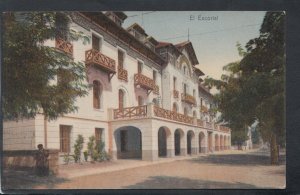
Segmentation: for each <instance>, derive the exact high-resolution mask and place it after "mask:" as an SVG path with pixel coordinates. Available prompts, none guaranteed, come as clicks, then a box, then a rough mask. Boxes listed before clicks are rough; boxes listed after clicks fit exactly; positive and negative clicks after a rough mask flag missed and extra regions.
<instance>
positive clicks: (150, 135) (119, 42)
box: [4, 12, 231, 160]
mask: <svg viewBox="0 0 300 195" xmlns="http://www.w3.org/2000/svg"><path fill="white" fill-rule="evenodd" d="M70 15H71V18H72V25H71V27H72V29H73V30H76V31H81V32H83V33H84V34H85V35H87V36H89V37H90V40H91V41H90V43H89V44H83V43H82V41H74V42H68V41H67V40H63V39H60V38H57V39H56V40H49V41H48V42H47V43H45V44H47V45H49V46H52V47H56V48H57V49H58V50H60V51H61V52H66V53H67V54H68V55H70V57H72V58H73V59H74V60H75V61H81V62H84V63H85V65H86V69H87V71H86V72H87V81H86V82H88V84H90V86H92V87H91V88H90V91H89V94H88V95H87V96H86V97H83V98H78V99H77V101H76V105H77V106H78V107H79V109H78V112H76V113H70V114H67V115H65V116H63V117H59V118H58V119H57V120H55V121H50V122H48V121H45V120H44V117H43V115H42V113H41V114H38V115H37V116H36V117H35V118H34V119H30V120H20V121H18V122H15V121H4V150H20V149H22V150H24V149H25V150H26V149H36V145H37V144H40V143H41V144H43V145H44V146H45V147H46V148H51V149H59V150H60V152H61V153H60V154H61V155H63V154H65V153H72V152H73V145H74V142H75V140H76V138H77V135H78V134H81V135H83V137H84V139H85V146H84V149H86V142H88V138H89V137H90V136H92V135H95V137H96V139H97V140H102V141H104V143H105V149H106V151H108V152H109V153H110V154H111V155H112V157H113V158H114V159H120V158H140V159H142V160H157V159H158V158H160V157H174V156H177V155H188V154H189V155H191V154H199V153H207V152H213V151H219V150H225V149H229V147H230V145H231V141H230V139H231V132H230V129H228V128H226V127H224V126H221V125H218V124H216V121H215V117H214V116H213V115H212V113H211V112H210V111H211V108H212V107H213V106H214V104H213V99H212V95H211V94H210V92H209V90H208V89H206V88H205V87H204V86H203V85H202V84H201V82H202V79H201V76H203V75H204V74H203V72H202V71H201V70H200V69H198V68H197V67H196V65H198V59H197V56H196V54H195V51H194V49H193V45H192V43H191V42H189V41H186V42H183V43H178V44H172V43H166V42H159V41H157V40H156V39H155V38H154V37H152V36H150V35H148V34H147V33H146V32H145V31H144V29H143V28H142V27H141V26H139V25H138V24H133V25H131V26H130V27H128V28H127V29H124V28H123V27H122V23H123V21H124V20H125V19H126V17H127V16H126V15H125V14H124V13H123V12H97V13H95V12H73V13H70Z"/></svg>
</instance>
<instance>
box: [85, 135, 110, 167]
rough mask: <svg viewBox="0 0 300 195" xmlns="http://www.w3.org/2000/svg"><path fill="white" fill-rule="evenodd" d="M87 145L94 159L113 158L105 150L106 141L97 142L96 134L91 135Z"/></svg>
mask: <svg viewBox="0 0 300 195" xmlns="http://www.w3.org/2000/svg"><path fill="white" fill-rule="evenodd" d="M87 147H88V154H89V155H90V156H91V158H92V160H93V161H97V160H98V161H105V160H110V159H111V157H110V155H109V154H108V153H107V152H106V151H105V150H104V147H105V143H104V142H103V141H101V142H97V143H96V140H95V136H91V137H89V142H88V144H87Z"/></svg>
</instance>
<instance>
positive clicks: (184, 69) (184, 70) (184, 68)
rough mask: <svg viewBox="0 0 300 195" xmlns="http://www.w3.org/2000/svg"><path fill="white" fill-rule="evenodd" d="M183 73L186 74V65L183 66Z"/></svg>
mask: <svg viewBox="0 0 300 195" xmlns="http://www.w3.org/2000/svg"><path fill="white" fill-rule="evenodd" d="M183 74H184V75H186V66H184V67H183Z"/></svg>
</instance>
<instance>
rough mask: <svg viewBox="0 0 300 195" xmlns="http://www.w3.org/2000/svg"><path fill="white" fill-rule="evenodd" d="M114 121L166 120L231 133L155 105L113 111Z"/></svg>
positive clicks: (222, 127) (224, 128)
mask: <svg viewBox="0 0 300 195" xmlns="http://www.w3.org/2000/svg"><path fill="white" fill-rule="evenodd" d="M112 111H113V112H112V113H113V114H112V115H111V116H112V119H113V120H119V119H141V118H164V119H167V120H170V121H175V122H180V123H185V124H188V125H193V126H197V127H201V128H207V129H210V130H216V131H223V132H229V131H230V129H229V128H228V127H225V126H221V125H218V124H215V123H213V122H205V121H203V120H201V119H197V120H196V119H195V118H194V117H191V116H188V115H184V114H180V113H177V112H174V111H171V110H166V109H163V108H160V107H158V106H156V105H154V104H149V105H144V106H135V107H128V108H120V109H113V110H112Z"/></svg>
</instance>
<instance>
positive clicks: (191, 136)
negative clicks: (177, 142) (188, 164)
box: [186, 130, 195, 155]
mask: <svg viewBox="0 0 300 195" xmlns="http://www.w3.org/2000/svg"><path fill="white" fill-rule="evenodd" d="M186 139H187V142H186V143H187V153H188V154H189V155H191V154H192V153H193V148H194V147H193V146H194V144H193V142H194V139H195V134H194V132H193V131H192V130H189V131H188V132H187V135H186Z"/></svg>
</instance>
